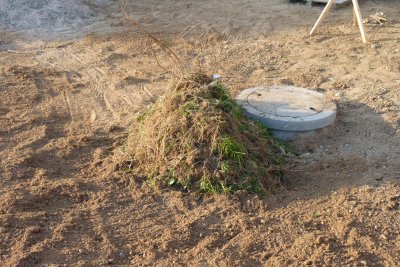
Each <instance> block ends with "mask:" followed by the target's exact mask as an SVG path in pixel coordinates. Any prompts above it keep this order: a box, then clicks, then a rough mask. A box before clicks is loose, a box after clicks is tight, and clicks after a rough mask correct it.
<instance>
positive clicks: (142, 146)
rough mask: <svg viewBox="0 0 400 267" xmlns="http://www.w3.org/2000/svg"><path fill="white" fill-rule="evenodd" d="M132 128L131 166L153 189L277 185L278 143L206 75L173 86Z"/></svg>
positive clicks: (260, 189)
mask: <svg viewBox="0 0 400 267" xmlns="http://www.w3.org/2000/svg"><path fill="white" fill-rule="evenodd" d="M137 122H138V124H137V126H136V127H135V128H134V130H133V132H132V133H131V134H130V136H129V140H128V152H129V154H130V155H131V156H132V161H131V162H130V166H131V168H132V171H133V172H134V173H136V174H140V175H141V176H145V177H146V179H147V182H149V183H151V184H153V185H157V186H171V187H177V188H180V189H182V190H188V191H201V192H212V193H220V192H230V191H235V190H242V189H243V190H248V191H251V192H255V193H263V192H266V191H269V190H271V189H273V188H276V187H277V186H279V185H280V184H281V170H282V166H283V162H284V158H283V154H282V152H281V151H282V147H281V144H280V142H279V141H278V140H276V139H274V138H273V137H271V135H270V134H269V132H268V130H267V129H266V128H265V127H263V126H262V125H261V124H259V123H258V122H255V121H252V120H250V119H249V118H248V117H247V116H246V115H245V113H244V111H243V110H242V108H241V107H240V106H238V105H237V104H236V102H235V101H234V100H233V99H232V98H231V97H230V96H229V95H228V93H227V91H226V89H225V88H224V86H223V85H222V84H221V83H220V82H219V81H214V80H213V79H212V78H211V77H210V76H208V75H204V74H196V75H192V76H190V77H186V78H183V79H182V80H180V81H179V82H176V83H174V84H173V85H172V86H171V88H170V90H169V91H168V92H167V93H166V95H165V97H164V98H162V99H161V100H160V101H158V102H157V103H156V104H155V105H154V106H153V108H151V109H150V110H149V111H148V112H146V113H145V114H144V115H142V116H140V117H139V118H138V120H137Z"/></svg>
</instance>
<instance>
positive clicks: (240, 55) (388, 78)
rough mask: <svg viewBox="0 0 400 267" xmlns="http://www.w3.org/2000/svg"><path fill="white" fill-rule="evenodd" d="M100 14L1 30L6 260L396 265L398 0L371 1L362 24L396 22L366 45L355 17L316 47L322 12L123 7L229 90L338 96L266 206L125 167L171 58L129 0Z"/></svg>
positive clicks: (336, 15) (1, 234)
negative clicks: (333, 116)
mask: <svg viewBox="0 0 400 267" xmlns="http://www.w3.org/2000/svg"><path fill="white" fill-rule="evenodd" d="M8 2H10V1H0V3H1V4H3V6H2V5H0V11H4V10H6V9H4V3H8ZM16 2H18V3H23V1H16ZM41 2H43V3H42V4H43V6H42V7H40V8H43V10H44V11H45V10H48V6H46V3H45V2H46V1H41ZM47 2H49V3H50V2H51V3H52V5H53V6H57V4H60V3H61V2H59V3H57V1H47ZM64 2H67V1H64ZM71 2H72V1H71ZM71 2H69V5H73V4H71ZM95 2H96V1H95ZM97 2H98V3H100V2H101V3H104V5H101V4H99V5H93V3H89V1H79V2H78V1H77V2H76V3H78V4H79V3H80V4H85V5H86V7H85V8H83V9H80V10H79V12H81V11H82V10H92V11H90V12H89V13H90V14H92V13H91V12H94V13H93V14H95V17H94V18H92V17H90V19H87V20H86V19H84V18H85V17H82V18H83V19H82V20H80V23H81V24H79V25H78V24H77V25H74V26H73V27H70V28H68V27H67V28H66V27H64V26H65V25H69V23H68V20H63V19H62V17H61V18H60V19H59V20H57V21H58V22H57V23H51V24H50V25H47V24H43V23H37V24H35V25H36V26H32V27H29V26H26V25H29V24H23V23H20V24H19V25H20V27H18V25H17V24H15V22H13V23H10V22H9V21H5V20H3V21H1V20H0V21H1V23H2V24H1V27H2V28H1V34H0V196H1V197H0V266H99V265H122V266H153V265H159V266H169V265H176V266H181V265H193V266H208V265H209V266H216V265H217V266H288V265H289V266H302V265H307V266H324V265H325V266H331V265H335V266H398V263H399V262H400V220H399V218H400V214H399V213H400V210H399V205H400V187H399V180H400V169H399V166H400V94H399V92H398V88H399V86H400V21H399V20H398V18H399V15H400V8H399V7H400V5H399V3H398V1H389V0H387V1H365V2H364V3H363V4H362V9H363V13H364V16H367V15H368V14H373V13H375V12H377V11H383V12H384V13H385V14H386V15H387V17H388V19H389V23H388V24H387V25H385V26H382V27H377V26H372V25H368V26H367V34H368V39H369V41H370V42H369V43H368V44H367V45H364V44H362V43H361V41H360V37H359V35H358V32H357V29H356V28H352V27H351V26H350V23H351V10H350V9H349V8H346V7H344V8H341V9H336V10H334V11H333V12H332V14H330V16H329V18H328V21H327V23H326V24H325V25H324V26H323V27H322V28H321V30H320V32H319V34H318V35H317V36H314V37H308V36H307V31H308V30H309V27H310V26H311V25H312V23H313V22H314V20H315V19H316V18H317V17H318V14H319V12H320V11H321V7H313V8H308V7H306V6H303V5H288V4H287V3H286V2H284V1H278V0H273V1H260V0H248V1H239V0H234V1H224V0H222V1H221V0H220V1H213V0H210V1H194V0H187V1H184V3H182V1H177V0H170V1H155V0H147V1H132V3H129V4H128V5H127V10H128V11H129V12H130V13H131V14H132V15H133V16H134V17H135V18H137V19H138V20H139V21H140V22H141V23H142V25H143V26H145V27H146V29H147V30H148V31H150V32H152V33H154V34H157V36H158V37H160V38H162V40H163V41H164V42H165V43H166V44H168V45H169V46H170V47H171V48H172V49H173V50H174V51H176V53H177V54H178V55H179V56H180V58H181V60H182V62H185V63H186V64H187V65H190V64H192V65H193V66H197V67H201V68H203V69H204V70H206V71H208V72H209V73H219V74H221V75H222V76H223V81H224V83H226V84H227V85H228V86H229V89H230V92H231V93H232V95H235V94H237V93H238V92H239V91H240V90H242V89H245V88H248V87H251V86H256V85H271V84H294V85H297V86H304V87H309V88H312V89H315V90H319V91H324V92H326V93H328V94H330V95H331V96H332V97H334V98H335V99H336V100H337V103H338V107H339V116H338V119H337V123H336V124H335V126H333V127H332V128H331V129H330V132H329V134H328V136H327V137H326V138H324V139H321V140H315V141H314V142H312V143H311V144H309V145H304V144H303V146H302V151H301V156H300V157H298V158H294V159H291V162H290V165H291V166H290V168H288V170H287V171H286V179H287V181H288V186H287V188H286V189H284V190H281V191H279V192H274V193H273V194H272V193H271V194H269V195H268V196H267V197H266V199H259V198H258V197H256V196H254V195H249V194H247V193H245V192H237V193H235V194H233V195H228V196H198V195H193V194H183V193H180V192H174V191H162V192H157V191H154V190H153V189H152V188H151V187H149V186H147V185H146V184H143V183H142V181H141V180H140V179H138V178H135V177H132V176H131V175H129V174H125V173H120V172H117V171H115V164H116V158H118V157H119V156H120V155H121V153H122V152H121V149H120V146H121V145H123V143H124V140H125V138H126V135H127V133H129V129H130V127H131V125H132V122H133V120H134V118H135V116H136V115H137V113H138V112H142V111H143V110H145V109H146V108H147V107H148V106H149V105H150V104H151V103H153V102H154V101H156V100H157V99H158V98H159V97H160V96H161V95H162V94H163V92H164V91H165V89H166V88H167V85H168V82H169V78H170V75H169V73H168V72H166V71H165V70H164V69H168V68H170V66H169V64H170V61H169V59H168V57H166V56H165V55H164V54H163V52H162V50H161V49H159V48H158V47H157V46H155V45H152V44H149V42H148V41H147V40H146V39H145V38H143V37H142V36H141V35H140V34H137V33H136V32H137V29H135V28H129V24H128V23H127V22H126V21H125V20H124V19H123V17H122V15H121V14H120V12H119V11H118V5H117V4H118V3H117V1H97ZM60 5H61V6H62V4H60ZM178 7H179V8H178ZM2 8H3V9H2ZM86 8H87V9H86ZM43 10H42V11H43ZM24 12H28V11H24ZM29 12H30V11H29ZM29 12H28V13H29ZM13 14H14V15H15V16H16V17H18V16H19V17H18V18H23V16H22V15H19V13H18V14H17V13H13ZM21 14H26V13H21ZM29 14H30V13H29ZM39 14H42V13H40V12H39ZM60 14H63V13H62V12H61V13H60ZM44 17H45V18H46V16H44ZM39 18H40V16H39ZM96 18H97V19H96ZM63 21H64V22H65V21H67V23H66V24H62V23H61V22H63ZM21 25H23V27H22V26H21ZM45 25H47V26H46V27H45ZM52 25H56V26H54V27H52ZM60 25H64V26H62V27H61V26H60ZM42 26H43V27H45V28H46V29H47V31H45V32H43V31H41V30H36V29H37V27H39V28H40V27H42ZM35 27H36V28H35ZM77 29H80V30H79V31H77ZM88 32H94V33H93V34H86V33H88ZM82 36H84V37H82ZM61 37H62V38H61ZM155 58H157V59H158V62H159V64H160V65H161V66H163V67H164V69H163V68H160V66H159V64H158V63H157V60H155Z"/></svg>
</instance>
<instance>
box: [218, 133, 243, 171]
mask: <svg viewBox="0 0 400 267" xmlns="http://www.w3.org/2000/svg"><path fill="white" fill-rule="evenodd" d="M218 143H219V144H218V151H219V153H220V154H221V155H222V156H223V158H225V159H232V160H234V161H236V162H237V163H238V164H239V165H240V166H241V165H242V164H243V161H244V159H245V157H246V150H245V149H244V147H243V146H242V145H241V144H239V143H238V142H236V141H235V140H233V139H232V138H231V137H229V136H224V137H222V138H221V139H220V140H219V142H218Z"/></svg>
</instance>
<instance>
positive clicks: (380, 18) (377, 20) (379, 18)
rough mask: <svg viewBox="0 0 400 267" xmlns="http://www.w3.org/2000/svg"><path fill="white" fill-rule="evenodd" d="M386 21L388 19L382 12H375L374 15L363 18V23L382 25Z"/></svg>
mask: <svg viewBox="0 0 400 267" xmlns="http://www.w3.org/2000/svg"><path fill="white" fill-rule="evenodd" d="M386 22H388V20H387V19H386V18H385V15H384V14H383V12H377V13H375V15H369V17H368V18H366V19H364V20H363V23H364V24H379V25H383V24H385V23H386Z"/></svg>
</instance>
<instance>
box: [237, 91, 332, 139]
mask: <svg viewBox="0 0 400 267" xmlns="http://www.w3.org/2000/svg"><path fill="white" fill-rule="evenodd" d="M237 101H238V103H239V104H240V105H241V106H242V107H243V108H244V109H245V110H246V112H247V113H248V114H249V115H250V117H252V118H254V119H256V120H259V121H261V122H262V123H264V124H266V125H267V126H268V127H269V128H271V129H274V130H281V131H293V132H300V131H301V132H302V131H312V130H316V129H321V128H324V127H327V126H329V125H330V124H332V123H333V122H334V120H335V118H336V105H335V103H333V102H332V101H329V100H327V99H326V98H325V96H324V95H323V94H321V93H318V92H316V91H312V90H308V89H304V88H299V87H294V86H272V87H268V88H266V87H255V88H250V89H246V90H244V91H242V92H241V93H240V94H239V95H238V97H237Z"/></svg>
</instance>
